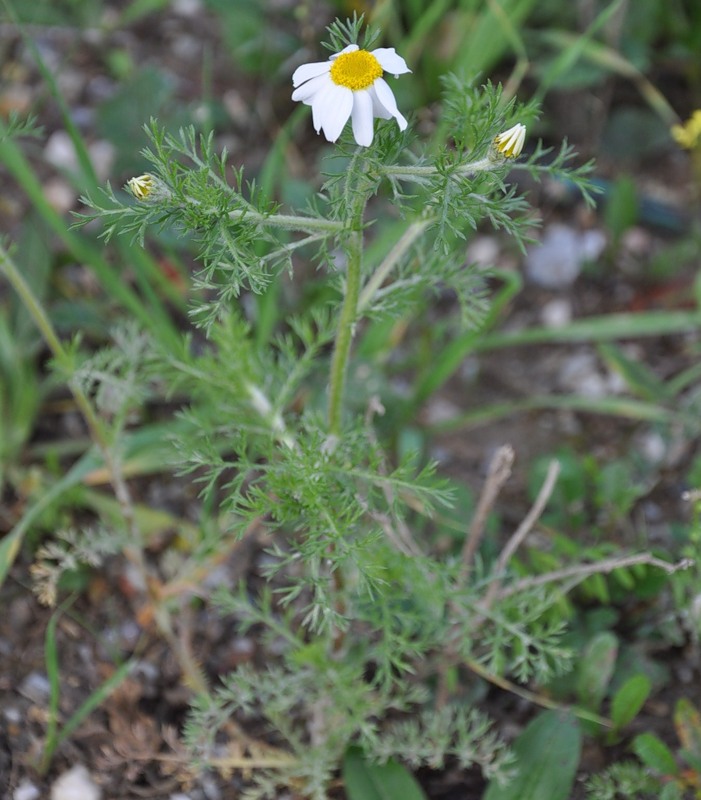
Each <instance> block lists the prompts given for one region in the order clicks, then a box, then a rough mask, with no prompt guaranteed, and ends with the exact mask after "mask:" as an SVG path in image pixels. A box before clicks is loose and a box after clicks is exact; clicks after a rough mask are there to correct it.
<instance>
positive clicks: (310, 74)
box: [292, 61, 331, 86]
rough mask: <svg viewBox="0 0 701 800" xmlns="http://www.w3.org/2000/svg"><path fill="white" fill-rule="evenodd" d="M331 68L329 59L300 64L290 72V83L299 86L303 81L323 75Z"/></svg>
mask: <svg viewBox="0 0 701 800" xmlns="http://www.w3.org/2000/svg"><path fill="white" fill-rule="evenodd" d="M330 69H331V62H330V61H314V62H313V63H311V64H302V66H301V67H297V69H296V70H295V71H294V72H293V73H292V85H293V86H299V85H300V84H301V83H304V82H305V81H308V80H311V79H312V78H316V77H318V76H319V75H323V74H324V73H325V72H328V71H329V70H330Z"/></svg>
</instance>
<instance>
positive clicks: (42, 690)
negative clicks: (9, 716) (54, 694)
mask: <svg viewBox="0 0 701 800" xmlns="http://www.w3.org/2000/svg"><path fill="white" fill-rule="evenodd" d="M19 693H20V694H21V695H22V696H23V697H26V698H27V699H28V700H31V701H32V703H36V704H37V705H40V704H41V703H44V702H45V701H46V699H47V698H48V696H49V694H50V693H51V684H50V683H49V679H48V678H47V677H46V675H43V674H42V673H41V672H30V673H29V674H28V675H26V676H25V678H24V680H23V681H22V683H21V684H20V685H19Z"/></svg>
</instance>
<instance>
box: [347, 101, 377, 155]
mask: <svg viewBox="0 0 701 800" xmlns="http://www.w3.org/2000/svg"><path fill="white" fill-rule="evenodd" d="M351 119H352V122H353V136H354V137H355V141H356V142H357V143H358V144H359V145H362V146H363V147H369V146H370V145H371V144H372V120H373V115H372V96H371V94H370V92H367V91H362V90H361V91H359V92H353V112H352V114H351Z"/></svg>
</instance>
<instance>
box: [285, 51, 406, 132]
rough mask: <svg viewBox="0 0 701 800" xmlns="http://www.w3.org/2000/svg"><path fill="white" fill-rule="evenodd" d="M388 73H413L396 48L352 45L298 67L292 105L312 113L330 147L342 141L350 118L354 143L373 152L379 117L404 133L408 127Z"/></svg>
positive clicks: (316, 126) (317, 127)
mask: <svg viewBox="0 0 701 800" xmlns="http://www.w3.org/2000/svg"><path fill="white" fill-rule="evenodd" d="M384 72H390V73H392V74H393V75H394V76H395V77H399V75H401V74H403V73H405V72H411V70H410V69H409V67H407V65H406V61H404V59H403V58H402V57H401V56H398V55H397V54H396V53H395V51H394V48H393V47H380V48H378V49H377V50H372V51H368V50H360V49H359V47H358V45H357V44H350V45H348V47H345V48H344V49H343V50H341V52H340V53H336V54H335V55H332V56H331V58H329V60H328V61H317V62H314V63H311V64H303V65H302V66H301V67H298V68H297V69H296V70H295V72H294V75H293V76H292V85H293V86H294V87H295V90H294V92H293V93H292V99H293V100H300V101H301V102H303V103H305V104H306V105H308V106H311V107H312V121H313V123H314V128H315V130H316V132H317V133H319V131H320V130H323V131H324V136H326V139H327V140H328V141H329V142H335V141H336V139H338V137H339V136H340V135H341V131H342V130H343V128H344V127H345V125H346V122H348V118H349V117H350V119H351V123H352V125H353V136H354V137H355V141H356V142H357V143H358V144H359V145H362V146H364V147H368V146H369V145H370V144H372V137H373V120H374V118H375V117H379V118H380V119H391V118H392V117H394V118H395V119H396V120H397V124H398V125H399V129H400V130H402V131H403V130H404V129H405V128H406V126H407V121H406V120H405V119H404V117H403V116H402V115H401V114H400V113H399V110H398V109H397V102H396V100H395V99H394V94H393V93H392V90H391V89H390V87H389V85H388V84H387V82H386V81H385V80H384V78H383V77H382V75H383V73H384Z"/></svg>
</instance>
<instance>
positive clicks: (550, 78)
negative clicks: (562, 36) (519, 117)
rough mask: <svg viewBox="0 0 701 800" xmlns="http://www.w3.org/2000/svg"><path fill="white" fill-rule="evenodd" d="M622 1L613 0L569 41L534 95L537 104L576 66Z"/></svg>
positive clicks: (534, 101)
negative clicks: (561, 77) (560, 78)
mask: <svg viewBox="0 0 701 800" xmlns="http://www.w3.org/2000/svg"><path fill="white" fill-rule="evenodd" d="M622 2H623V0H613V2H612V3H611V4H610V5H609V6H608V7H607V8H604V9H602V11H601V13H600V14H599V15H598V16H597V17H596V19H595V20H594V21H593V22H592V23H591V25H590V26H589V27H588V28H587V29H586V31H584V33H581V34H579V35H578V36H576V37H574V38H573V39H572V40H570V41H569V42H568V47H567V48H566V49H565V50H563V51H562V52H561V53H560V55H559V56H558V57H557V58H556V59H555V61H554V63H553V64H551V66H550V68H549V69H548V71H547V73H546V74H545V75H543V77H542V79H541V81H540V85H539V86H538V88H537V89H536V92H535V94H534V96H533V103H534V104H535V105H538V106H540V105H541V104H542V102H543V98H544V97H545V95H546V94H547V92H548V89H550V87H551V86H552V85H553V84H554V83H555V82H556V81H557V80H558V78H559V77H560V76H561V75H564V74H565V73H566V72H568V71H569V70H571V69H572V68H573V67H574V65H575V64H576V63H577V61H579V59H580V58H581V57H582V54H583V53H584V51H585V49H586V47H587V45H588V44H589V42H590V41H591V39H592V38H593V36H594V34H595V33H597V32H598V31H599V30H600V29H601V28H603V27H604V25H606V23H607V22H608V21H609V20H610V19H611V17H612V16H613V15H614V14H615V13H616V12H617V11H618V9H619V7H620V6H621V3H622Z"/></svg>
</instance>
